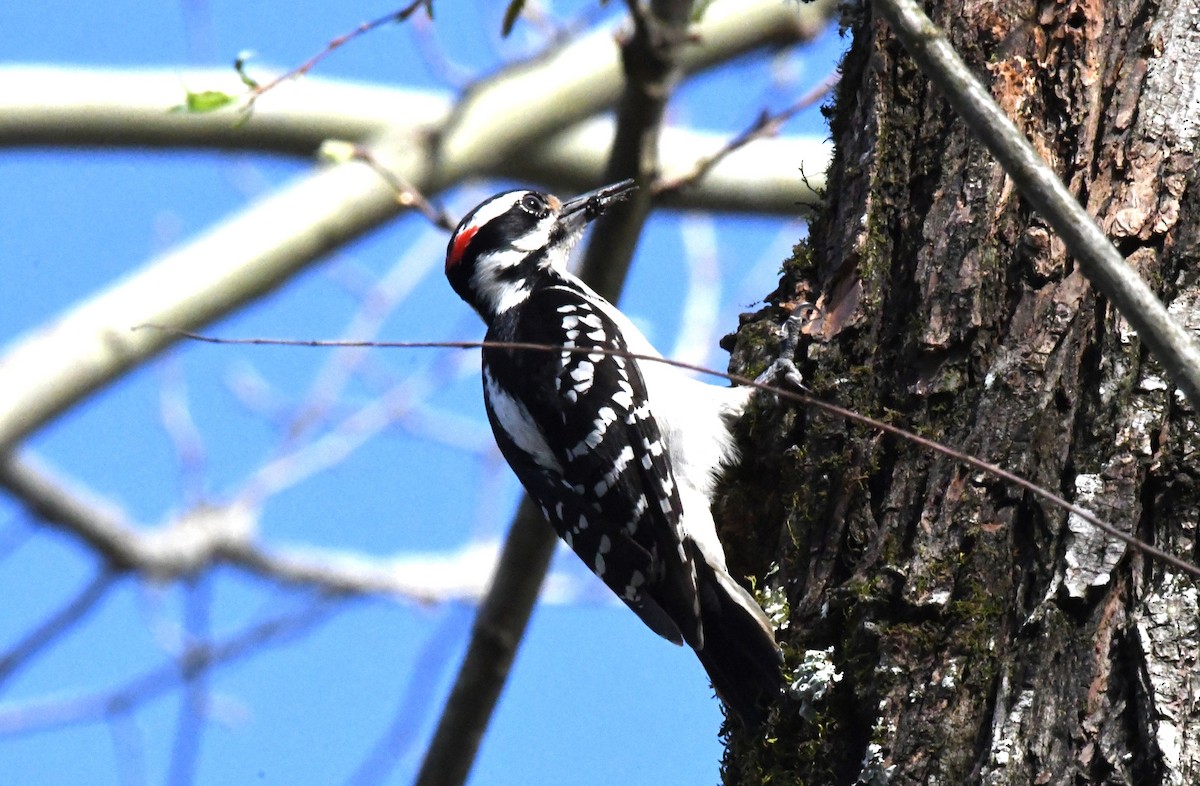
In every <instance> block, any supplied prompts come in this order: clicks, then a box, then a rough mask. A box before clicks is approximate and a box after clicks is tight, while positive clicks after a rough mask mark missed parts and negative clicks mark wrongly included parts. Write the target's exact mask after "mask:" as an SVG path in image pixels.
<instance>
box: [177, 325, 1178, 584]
mask: <svg viewBox="0 0 1200 786" xmlns="http://www.w3.org/2000/svg"><path fill="white" fill-rule="evenodd" d="M156 329H166V328H158V327H156ZM172 332H175V333H177V334H178V335H180V336H183V337H185V338H190V339H194V340H196V341H204V342H207V343H212V344H252V345H264V346H301V347H340V346H358V345H359V344H358V343H356V342H342V341H309V340H292V339H278V338H248V339H227V338H218V337H215V336H205V335H201V334H198V333H188V332H186V331H172ZM372 346H376V347H380V348H390V349H509V350H520V351H530V352H570V353H576V352H578V353H587V352H593V353H599V354H602V355H613V356H618V357H624V358H629V359H632V360H639V361H640V360H644V361H648V362H651V363H663V364H665V365H668V366H673V367H675V368H681V369H684V370H686V371H693V372H696V373H698V374H707V375H709V376H713V377H720V378H721V379H726V380H729V381H730V382H733V383H734V384H737V385H742V386H745V387H752V388H755V389H757V390H761V391H764V392H767V393H772V394H774V395H776V396H779V397H780V398H784V399H787V400H789V401H794V402H796V403H797V404H803V405H804V406H806V407H811V408H813V409H818V410H821V411H823V412H825V413H827V414H830V415H834V416H836V417H839V418H843V419H845V420H849V421H853V422H855V423H859V424H861V425H864V426H868V427H870V428H873V429H877V430H879V431H883V432H886V433H888V434H892V435H894V436H897V437H900V438H901V439H906V440H908V441H909V442H912V443H913V444H915V445H919V446H921V447H923V448H926V449H928V450H932V451H934V452H935V453H941V454H942V455H944V456H947V457H949V458H952V459H954V460H955V461H960V462H962V463H963V464H966V465H968V466H970V467H973V468H975V469H978V470H982V471H984V472H987V473H988V474H990V475H993V476H995V477H997V478H1000V479H1001V480H1004V481H1007V482H1009V483H1011V484H1013V485H1015V486H1017V487H1019V488H1021V489H1023V490H1024V491H1028V492H1029V493H1030V494H1033V495H1034V496H1036V497H1039V498H1040V499H1043V500H1045V501H1046V502H1049V503H1050V504H1052V505H1054V506H1056V507H1059V508H1061V509H1062V510H1064V511H1067V512H1068V513H1073V514H1075V515H1076V516H1078V517H1079V518H1081V519H1083V520H1084V521H1086V522H1088V523H1089V524H1091V525H1092V526H1094V527H1096V528H1097V529H1099V530H1101V531H1103V532H1104V533H1105V534H1107V535H1110V536H1112V537H1114V538H1116V539H1117V540H1120V541H1122V542H1123V543H1125V544H1126V545H1129V546H1131V547H1133V548H1135V549H1137V550H1138V551H1141V552H1143V553H1144V554H1146V555H1147V556H1150V557H1153V558H1155V559H1157V560H1159V561H1161V562H1164V563H1166V564H1168V565H1171V566H1172V567H1175V568H1178V569H1179V570H1182V571H1184V572H1185V573H1188V574H1190V575H1192V576H1195V577H1197V578H1200V567H1197V566H1196V565H1193V564H1191V563H1189V562H1186V561H1184V560H1182V559H1180V558H1178V557H1176V556H1174V555H1172V554H1168V553H1167V552H1165V551H1163V550H1162V549H1159V548H1157V547H1156V546H1153V545H1151V544H1149V543H1146V542H1145V541H1143V540H1139V539H1138V538H1135V537H1134V536H1132V535H1130V534H1129V533H1127V532H1124V531H1122V530H1120V529H1118V528H1117V527H1115V526H1114V525H1112V524H1110V523H1108V522H1107V521H1104V520H1103V519H1101V518H1100V517H1099V516H1097V515H1096V514H1095V513H1092V512H1091V511H1090V510H1088V509H1087V508H1084V507H1081V506H1079V505H1076V504H1075V503H1073V502H1069V501H1067V500H1066V499H1065V498H1063V497H1061V496H1059V495H1058V494H1055V493H1054V492H1053V491H1050V490H1049V489H1046V488H1043V487H1041V486H1039V485H1037V484H1036V483H1034V482H1032V481H1029V480H1026V479H1025V478H1022V477H1021V476H1019V475H1015V474H1013V473H1012V472H1009V471H1008V470H1006V469H1003V468H1001V467H999V466H997V465H995V464H992V463H990V462H987V461H984V460H983V459H979V458H975V457H974V456H971V455H968V454H966V453H963V452H962V451H960V450H957V449H955V448H952V447H950V446H948V445H943V444H942V443H940V442H935V441H934V440H931V439H927V438H925V437H922V436H919V435H917V434H914V433H912V432H911V431H906V430H904V429H902V428H900V427H898V426H893V425H891V424H890V423H885V422H883V421H881V420H876V419H875V418H872V417H869V416H867V415H861V414H859V413H857V412H852V411H851V410H848V409H844V408H842V407H839V406H838V405H836V404H830V403H828V402H825V401H822V400H820V399H818V398H814V397H813V396H809V395H806V394H803V393H796V392H794V391H790V390H785V389H783V388H779V387H776V386H774V385H769V384H766V383H763V382H759V381H757V380H753V379H750V378H749V377H743V376H740V375H738V374H729V373H726V372H723V371H717V370H715V369H711V368H705V367H704V366H700V365H696V364H694V363H685V362H683V361H681V360H671V359H670V358H664V357H659V356H658V355H642V354H639V353H637V352H626V351H624V350H619V349H602V348H596V347H584V348H571V347H563V346H556V345H549V344H535V343H528V342H521V341H511V342H510V341H384V342H375V343H373V344H372Z"/></svg>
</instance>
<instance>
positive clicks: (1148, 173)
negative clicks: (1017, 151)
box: [720, 0, 1200, 786]
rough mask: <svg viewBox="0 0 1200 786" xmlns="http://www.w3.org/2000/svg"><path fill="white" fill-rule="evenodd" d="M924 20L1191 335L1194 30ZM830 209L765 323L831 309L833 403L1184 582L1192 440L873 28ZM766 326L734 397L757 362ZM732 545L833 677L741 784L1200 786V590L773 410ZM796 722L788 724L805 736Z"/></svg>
mask: <svg viewBox="0 0 1200 786" xmlns="http://www.w3.org/2000/svg"><path fill="white" fill-rule="evenodd" d="M926 7H927V10H928V11H929V13H930V16H931V17H932V18H933V20H934V21H935V22H936V23H937V24H938V25H939V26H941V27H942V28H943V29H945V30H946V31H947V33H948V34H949V36H950V39H951V40H952V41H953V43H954V44H955V46H956V47H957V48H958V50H959V51H960V52H961V53H962V54H963V56H964V57H965V58H966V59H967V61H968V63H970V64H972V67H973V68H974V69H975V70H976V72H977V73H979V74H980V75H982V76H983V77H984V78H985V79H986V81H988V82H989V83H990V84H991V87H992V94H993V95H994V96H995V98H996V99H997V100H998V101H999V102H1000V104H1001V106H1003V107H1004V108H1005V110H1006V112H1007V113H1008V115H1009V116H1010V117H1011V118H1013V120H1014V121H1015V122H1016V123H1017V124H1018V126H1019V127H1021V128H1022V129H1023V130H1024V132H1025V133H1026V134H1027V135H1028V136H1029V137H1030V138H1031V139H1032V141H1033V143H1034V146H1035V148H1036V149H1037V150H1038V151H1039V152H1040V153H1041V154H1042V156H1043V157H1044V158H1045V159H1046V160H1047V161H1049V162H1050V163H1051V165H1052V166H1053V167H1054V168H1055V169H1056V171H1057V172H1058V173H1059V175H1060V177H1061V178H1062V179H1063V180H1064V182H1066V183H1067V184H1068V185H1069V187H1070V188H1071V189H1072V191H1073V193H1074V194H1075V195H1076V196H1077V197H1078V198H1079V199H1080V200H1081V202H1082V203H1083V204H1084V205H1085V206H1087V208H1088V210H1089V212H1090V213H1091V214H1092V215H1094V216H1095V217H1096V218H1097V220H1098V221H1099V222H1100V224H1101V226H1102V227H1103V228H1104V229H1105V231H1106V232H1107V233H1108V234H1109V236H1110V237H1111V238H1112V239H1113V241H1114V242H1115V243H1117V245H1118V247H1119V248H1120V250H1121V251H1122V253H1123V254H1124V255H1125V256H1126V257H1127V258H1128V262H1129V264H1130V265H1133V266H1134V267H1135V268H1137V269H1138V270H1139V271H1140V272H1141V274H1142V275H1143V276H1144V277H1145V278H1146V279H1147V280H1148V281H1149V282H1150V283H1151V285H1152V286H1154V287H1155V288H1156V290H1157V291H1158V292H1159V293H1160V294H1161V296H1162V297H1163V299H1164V300H1165V301H1166V302H1167V303H1168V304H1169V305H1170V307H1171V311H1172V313H1173V314H1174V315H1175V316H1176V318H1178V319H1180V320H1182V321H1183V322H1184V323H1185V324H1188V325H1189V326H1192V327H1196V326H1200V264H1197V263H1198V262H1200V207H1198V200H1197V194H1196V189H1195V186H1196V174H1197V172H1196V157H1195V153H1194V151H1195V148H1196V144H1197V138H1198V137H1200V88H1198V87H1197V84H1198V83H1197V74H1200V6H1198V5H1197V3H1196V1H1195V0H1162V2H1160V3H1158V4H1155V3H1152V2H1142V1H1139V0H1104V1H1103V2H1101V1H1100V0H1043V1H1042V2H1028V1H1027V0H966V2H954V1H953V0H951V1H947V0H931V2H930V3H928V4H927V6H926ZM858 13H860V14H861V16H860V18H859V19H857V20H856V21H855V23H854V26H853V27H854V29H853V33H854V37H853V44H852V48H851V50H850V52H849V54H848V56H847V58H846V61H845V64H844V68H843V78H842V82H841V85H840V88H839V95H838V96H837V99H836V105H835V107H834V110H833V112H832V123H833V137H834V139H835V141H836V142H837V145H838V154H837V156H836V159H835V162H834V164H833V168H832V170H831V172H830V180H829V182H830V187H829V193H828V196H827V205H826V207H825V209H824V210H823V212H822V214H821V215H820V217H819V218H818V219H817V220H816V222H815V223H814V225H813V228H812V233H811V238H810V240H809V241H808V242H807V243H805V244H802V245H801V246H798V247H797V250H796V254H795V257H794V258H793V260H791V261H790V262H789V263H788V265H787V266H786V269H785V274H784V280H783V282H782V284H781V287H780V289H779V291H778V292H777V293H776V294H775V298H774V300H773V302H774V303H776V304H787V303H791V302H796V301H799V300H802V299H809V300H814V301H817V300H819V305H820V307H821V308H820V314H819V316H818V317H817V318H816V319H814V321H812V322H811V323H810V324H809V325H808V327H807V328H806V333H807V334H808V336H807V337H808V339H809V340H808V341H807V342H806V346H805V348H806V350H807V355H806V356H805V357H802V358H801V361H802V362H801V366H802V368H803V370H804V372H805V376H806V378H807V381H808V384H809V385H810V386H811V388H812V389H813V391H814V394H815V395H817V396H818V397H820V398H823V399H826V400H829V401H832V402H835V403H839V404H842V405H843V406H847V407H849V408H852V409H854V410H857V411H858V412H860V413H863V414H867V415H871V416H874V417H876V418H880V419H883V420H886V421H889V422H891V423H894V424H896V425H900V426H903V427H905V428H908V429H910V430H912V431H915V432H917V433H919V434H921V435H923V436H928V437H931V438H933V439H936V440H938V441H940V442H943V443H946V444H949V445H952V446H955V447H958V448H960V449H962V450H964V451H966V452H968V453H972V454H974V455H976V456H979V457H980V458H983V459H985V460H987V461H991V462H994V463H996V464H999V465H1001V466H1003V467H1005V468H1007V469H1009V470H1011V471H1013V472H1015V473H1017V474H1020V475H1023V476H1024V477H1026V478H1028V479H1030V480H1033V481H1035V482H1036V483H1038V484H1040V485H1043V486H1045V487H1047V488H1049V489H1051V490H1053V491H1056V492H1058V493H1060V494H1062V495H1063V496H1065V497H1067V498H1068V499H1071V500H1073V501H1075V502H1077V503H1079V504H1081V505H1083V506H1085V507H1088V508H1090V509H1091V510H1093V511H1095V512H1096V513H1097V514H1099V515H1100V516H1101V517H1103V518H1106V519H1107V520H1109V521H1110V522H1112V523H1113V524H1115V525H1116V526H1118V527H1120V528H1122V529H1124V530H1126V531H1128V532H1130V533H1133V534H1135V535H1136V536H1138V537H1140V538H1142V539H1145V540H1148V541H1150V542H1152V543H1155V544H1156V545H1158V546H1160V547H1162V548H1164V549H1165V550H1167V551H1170V552H1172V553H1174V554H1176V555H1178V556H1180V557H1182V558H1184V559H1186V560H1188V561H1190V562H1196V561H1197V558H1198V552H1197V543H1196V526H1197V521H1200V486H1198V484H1197V478H1198V474H1200V473H1198V471H1197V466H1196V460H1195V459H1196V450H1197V426H1196V418H1195V413H1194V412H1193V411H1192V410H1191V408H1190V407H1189V406H1188V404H1187V402H1186V401H1185V400H1184V399H1183V398H1182V396H1180V395H1178V394H1177V393H1176V391H1175V390H1174V389H1173V388H1172V386H1171V385H1170V383H1169V382H1168V381H1167V380H1166V379H1165V378H1164V376H1163V374H1162V371H1161V369H1160V367H1159V365H1158V364H1157V363H1156V362H1155V361H1154V360H1153V359H1151V358H1150V357H1149V356H1148V354H1147V352H1146V351H1145V349H1144V347H1143V345H1142V343H1141V342H1140V341H1139V339H1138V336H1137V335H1136V334H1134V333H1133V332H1132V331H1131V330H1130V328H1129V327H1128V325H1127V323H1126V322H1125V320H1123V319H1122V318H1121V317H1120V316H1119V315H1118V314H1117V313H1116V312H1115V311H1114V310H1113V309H1112V308H1111V307H1110V306H1109V305H1108V304H1107V303H1106V302H1105V301H1104V300H1103V299H1102V298H1100V297H1099V296H1097V295H1096V293H1095V291H1094V289H1093V288H1092V287H1091V286H1090V284H1089V283H1088V281H1087V279H1086V278H1085V277H1084V276H1083V274H1082V273H1081V272H1080V270H1079V269H1078V267H1077V266H1076V264H1075V262H1074V260H1072V259H1071V258H1070V257H1068V256H1067V255H1066V253H1065V251H1064V249H1063V245H1062V243H1061V241H1060V240H1059V239H1058V238H1057V237H1056V236H1055V235H1054V234H1053V233H1051V232H1050V231H1049V230H1048V229H1047V228H1046V225H1045V223H1044V222H1043V221H1042V220H1041V219H1040V218H1039V217H1038V216H1037V215H1035V214H1033V213H1032V212H1031V210H1030V208H1029V207H1028V206H1027V204H1026V203H1025V202H1024V201H1023V200H1022V199H1021V198H1020V197H1019V196H1018V195H1017V194H1016V192H1015V191H1014V189H1013V187H1012V183H1011V181H1010V180H1009V179H1008V178H1007V177H1006V176H1005V174H1004V172H1003V170H1002V169H1001V168H1000V167H999V166H998V165H997V164H996V163H995V161H994V160H993V159H992V158H991V156H990V155H989V154H988V153H987V152H986V150H985V149H984V147H983V146H982V145H981V144H980V143H979V142H978V141H976V140H975V139H973V138H972V136H971V134H970V133H969V132H968V130H967V129H966V128H965V126H964V125H963V124H962V123H961V122H960V121H959V120H958V119H957V118H956V117H955V116H954V114H953V112H952V111H951V110H950V109H949V107H948V106H947V104H946V102H945V101H944V99H943V98H942V97H941V96H940V95H939V94H938V93H937V91H936V90H934V89H933V88H931V87H930V86H929V83H928V82H927V80H926V79H925V78H924V77H923V76H922V75H921V74H920V73H919V72H918V71H917V69H916V68H915V66H914V65H913V63H912V61H911V60H910V59H909V57H908V56H907V55H906V54H905V53H904V51H903V50H902V49H901V47H900V45H899V44H898V43H897V42H896V41H895V39H894V38H893V37H892V35H891V33H890V31H889V30H888V29H887V27H886V25H884V24H883V23H882V22H881V21H879V20H878V19H876V18H875V17H874V16H873V15H872V14H871V12H870V9H869V6H863V7H862V10H860V11H859V12H858ZM778 321H779V312H778V309H775V308H768V309H764V310H763V312H761V313H759V314H757V315H754V317H752V318H749V319H747V320H746V321H745V323H744V324H743V325H742V327H741V329H740V330H739V333H738V337H737V344H736V347H735V349H734V358H733V362H734V367H735V369H737V370H740V371H743V372H745V373H753V372H754V371H756V370H758V369H759V368H761V367H762V364H763V363H764V362H765V361H766V360H767V358H768V356H769V354H770V353H771V351H772V350H773V346H774V339H773V338H772V337H773V336H774V335H776V328H775V324H776V323H777V322H778ZM743 438H744V443H743V450H744V453H745V455H746V456H747V460H746V461H745V462H744V463H743V465H742V467H741V468H740V470H738V471H737V472H736V473H735V476H734V477H732V478H730V481H729V482H728V483H727V485H726V492H725V497H724V499H723V504H722V506H721V513H722V515H721V516H720V518H721V520H722V526H723V528H724V533H725V535H726V537H727V539H728V542H730V543H731V545H730V548H729V550H730V552H731V554H730V561H731V567H732V568H733V569H734V570H735V572H736V571H740V572H742V573H745V574H750V573H756V574H758V575H759V576H763V575H764V574H765V573H767V568H768V566H769V565H774V572H773V573H772V574H771V575H770V576H768V577H767V578H766V579H764V580H763V582H760V584H762V583H765V585H766V586H768V587H778V588H781V592H780V593H779V595H780V597H782V598H784V599H786V602H787V608H788V617H787V627H786V628H785V629H784V630H782V631H781V633H780V637H781V640H782V642H783V644H784V646H785V648H786V650H787V653H788V665H789V667H790V668H791V669H793V670H794V671H795V672H796V673H797V675H798V682H799V683H804V684H808V683H807V682H806V680H807V679H808V678H809V677H810V676H811V668H810V667H808V666H801V665H800V664H801V662H802V660H803V659H804V657H805V653H806V652H807V653H809V658H810V660H811V659H812V658H814V657H816V658H817V660H819V659H820V658H819V656H818V654H817V652H812V651H823V650H826V649H827V648H832V650H831V654H830V655H829V656H828V660H829V661H830V662H831V663H832V666H833V667H835V668H836V669H837V671H838V672H839V673H840V675H841V679H840V681H837V682H833V681H829V682H828V686H827V687H828V690H827V691H826V692H825V693H824V695H823V696H819V695H818V696H815V697H813V696H810V697H809V699H810V700H806V701H802V700H801V698H800V697H799V693H800V692H802V691H801V690H800V689H797V691H796V694H797V695H796V697H794V699H793V700H791V701H788V702H787V703H786V705H785V706H784V707H783V708H782V710H781V713H780V717H779V719H778V720H777V722H775V724H774V726H773V728H771V729H770V730H769V731H770V734H769V735H768V736H769V737H771V738H772V739H773V742H770V743H763V742H762V741H761V740H753V739H750V738H749V737H747V736H746V735H744V734H743V733H742V732H738V731H734V732H733V738H732V739H731V745H730V748H729V753H728V755H727V758H726V762H725V769H726V780H727V782H728V783H737V784H743V783H744V784H758V783H768V782H769V783H772V784H784V783H787V784H790V783H812V784H827V783H830V784H832V783H842V784H851V783H855V782H856V781H857V782H860V783H891V784H917V783H920V784H926V783H940V784H976V783H980V784H1017V783H1019V784H1064V783H1070V784H1081V783H1103V784H1138V786H1145V785H1147V784H1191V783H1197V782H1200V698H1198V697H1200V672H1198V671H1197V668H1198V664H1197V659H1198V657H1200V616H1198V614H1197V611H1198V609H1197V605H1198V604H1197V586H1196V582H1195V581H1194V580H1193V579H1192V578H1190V577H1187V576H1186V575H1182V574H1180V573H1178V572H1177V571H1175V570H1174V569H1171V568H1169V567H1165V566H1163V565H1161V564H1158V563H1155V562H1153V561H1151V560H1148V559H1147V558H1145V557H1144V556H1142V555H1141V554H1140V553H1138V552H1136V551H1133V550H1131V549H1129V548H1126V547H1125V546H1124V545H1122V544H1121V543H1119V542H1117V541H1114V540H1112V539H1109V538H1106V537H1104V536H1102V535H1101V534H1099V533H1098V532H1097V531H1096V530H1094V529H1093V528H1092V527H1090V526H1089V525H1087V524H1086V523H1084V522H1082V521H1079V520H1076V519H1074V518H1071V517H1068V515H1067V514H1066V513H1064V512H1063V511H1061V510H1059V509H1057V508H1055V507H1052V506H1050V505H1048V504H1046V503H1043V502H1041V501H1039V500H1038V499H1036V498H1033V497H1031V496H1030V495H1028V494H1026V493H1023V492H1022V491H1021V490H1019V489H1016V488H1014V487H1011V486H1010V485H1007V484H1006V483H1004V482H1002V481H1000V480H998V479H996V478H994V477H991V476H989V475H987V474H985V473H982V472H980V471H977V470H972V469H969V468H967V467H964V466H963V465H961V464H959V463H956V462H955V461H952V460H950V459H947V458H943V457H942V456H940V455H934V454H931V453H929V452H928V451H926V450H924V449H921V448H919V447H916V446H914V445H912V444H910V443H908V442H905V441H902V440H899V439H896V438H893V437H889V436H882V435H880V434H879V433H876V432H874V431H872V430H869V429H866V428H863V427H860V426H854V425H849V424H847V423H845V422H841V421H838V420H834V419H831V418H829V417H827V416H825V415H822V414H819V413H815V412H807V411H788V410H787V409H786V408H783V407H780V408H776V407H772V406H769V405H767V404H764V405H762V406H761V407H760V408H759V409H758V410H757V411H756V412H755V413H753V414H752V416H751V417H749V418H746V423H745V425H744V428H743ZM805 716H807V717H805Z"/></svg>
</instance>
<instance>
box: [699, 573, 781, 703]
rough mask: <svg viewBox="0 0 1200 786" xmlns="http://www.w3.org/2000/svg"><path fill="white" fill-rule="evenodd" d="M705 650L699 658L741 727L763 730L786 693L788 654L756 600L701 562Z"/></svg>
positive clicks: (700, 587) (726, 574) (700, 576)
mask: <svg viewBox="0 0 1200 786" xmlns="http://www.w3.org/2000/svg"><path fill="white" fill-rule="evenodd" d="M696 563H697V564H696V571H697V579H698V584H699V590H700V617H701V624H702V625H703V629H704V646H703V647H701V648H700V649H698V650H696V656H697V657H698V658H699V659H700V663H701V664H703V666H704V670H705V671H707V672H708V677H709V679H711V680H712V684H713V688H714V689H715V690H716V692H717V695H718V696H720V697H721V700H722V701H724V702H725V706H726V707H728V708H729V709H730V710H732V711H733V712H734V713H735V714H736V715H737V716H738V717H739V718H741V720H742V723H744V724H745V725H746V726H748V727H754V726H759V725H761V724H762V722H763V720H764V719H765V718H766V716H767V712H768V711H769V710H770V708H771V705H772V704H773V703H774V702H775V699H776V698H777V697H778V696H779V694H780V692H781V691H782V690H783V684H784V682H783V672H782V666H783V653H782V652H781V651H780V650H779V645H777V644H776V643H775V631H774V629H773V628H772V627H771V623H770V621H769V620H768V619H767V615H766V614H764V613H763V610H762V609H761V608H760V607H759V605H758V603H757V602H756V601H755V600H754V598H753V597H752V596H751V595H750V593H749V592H747V591H746V590H745V589H743V588H742V587H741V585H739V584H738V583H737V582H736V581H734V580H733V578H732V577H731V576H730V575H729V574H728V573H727V572H725V571H724V570H721V569H719V568H714V567H713V566H711V565H709V564H708V562H707V561H705V560H704V559H703V557H700V558H699V559H697V560H696Z"/></svg>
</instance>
